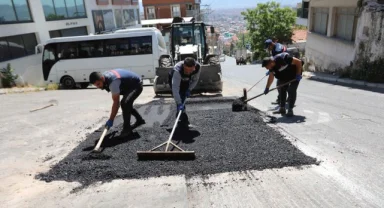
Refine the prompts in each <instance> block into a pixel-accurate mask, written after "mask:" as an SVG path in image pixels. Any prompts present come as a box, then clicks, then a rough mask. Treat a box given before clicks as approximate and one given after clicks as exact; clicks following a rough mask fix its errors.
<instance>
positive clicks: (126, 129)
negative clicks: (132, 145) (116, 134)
mask: <svg viewBox="0 0 384 208" xmlns="http://www.w3.org/2000/svg"><path fill="white" fill-rule="evenodd" d="M132 135H133V131H132V128H131V126H129V127H127V126H124V128H123V131H121V133H120V137H131V136H132Z"/></svg>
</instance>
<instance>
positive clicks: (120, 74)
mask: <svg viewBox="0 0 384 208" xmlns="http://www.w3.org/2000/svg"><path fill="white" fill-rule="evenodd" d="M89 82H90V83H91V84H93V85H95V86H96V87H97V88H100V89H102V90H106V91H107V92H111V94H112V100H113V104H112V110H111V114H110V116H109V119H108V121H107V123H106V124H105V125H106V126H107V127H108V128H111V127H112V126H113V121H114V119H115V117H116V114H117V112H118V110H119V107H120V105H121V110H122V111H123V120H124V125H123V127H124V128H123V131H122V132H121V134H120V136H121V137H130V136H132V127H131V114H132V115H133V116H134V117H135V118H136V122H135V124H134V126H135V127H138V126H140V125H143V124H145V121H144V119H143V118H142V117H141V116H140V114H139V112H137V110H136V109H134V108H133V102H134V101H135V100H136V98H137V97H139V95H140V94H141V92H142V91H143V82H142V80H141V78H140V77H139V75H137V74H135V73H133V72H131V71H128V70H125V69H114V70H110V71H106V72H104V73H100V72H92V73H91V75H90V76H89ZM120 95H122V96H123V98H122V99H121V101H120V102H119V100H120Z"/></svg>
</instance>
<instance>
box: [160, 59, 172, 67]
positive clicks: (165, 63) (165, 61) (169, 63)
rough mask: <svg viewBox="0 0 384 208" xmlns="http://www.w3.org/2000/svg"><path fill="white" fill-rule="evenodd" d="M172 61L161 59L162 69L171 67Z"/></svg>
mask: <svg viewBox="0 0 384 208" xmlns="http://www.w3.org/2000/svg"><path fill="white" fill-rule="evenodd" d="M171 65H172V64H171V61H170V60H169V58H161V59H160V67H162V68H167V67H171Z"/></svg>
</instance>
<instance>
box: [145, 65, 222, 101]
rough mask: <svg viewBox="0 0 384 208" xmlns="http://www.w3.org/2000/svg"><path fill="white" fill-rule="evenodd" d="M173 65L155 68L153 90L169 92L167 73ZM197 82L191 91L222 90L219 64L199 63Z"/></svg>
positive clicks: (157, 92)
mask: <svg viewBox="0 0 384 208" xmlns="http://www.w3.org/2000/svg"><path fill="white" fill-rule="evenodd" d="M172 69H173V67H168V68H163V67H158V68H156V77H155V80H154V85H153V88H154V91H155V93H156V95H158V94H170V93H171V91H172V90H171V88H170V86H169V84H168V74H169V71H170V70H172ZM200 70H201V72H200V78H199V83H198V84H197V86H196V87H195V89H194V90H193V91H192V93H205V92H208V93H219V92H221V91H222V90H223V81H222V78H221V65H220V64H217V65H201V68H200Z"/></svg>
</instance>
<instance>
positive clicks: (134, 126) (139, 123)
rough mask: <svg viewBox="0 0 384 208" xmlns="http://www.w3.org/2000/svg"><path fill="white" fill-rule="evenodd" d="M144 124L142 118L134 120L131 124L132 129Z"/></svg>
mask: <svg viewBox="0 0 384 208" xmlns="http://www.w3.org/2000/svg"><path fill="white" fill-rule="evenodd" d="M144 124H145V120H144V119H140V120H136V122H135V123H134V124H133V125H132V129H134V128H137V127H139V126H141V125H144Z"/></svg>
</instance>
